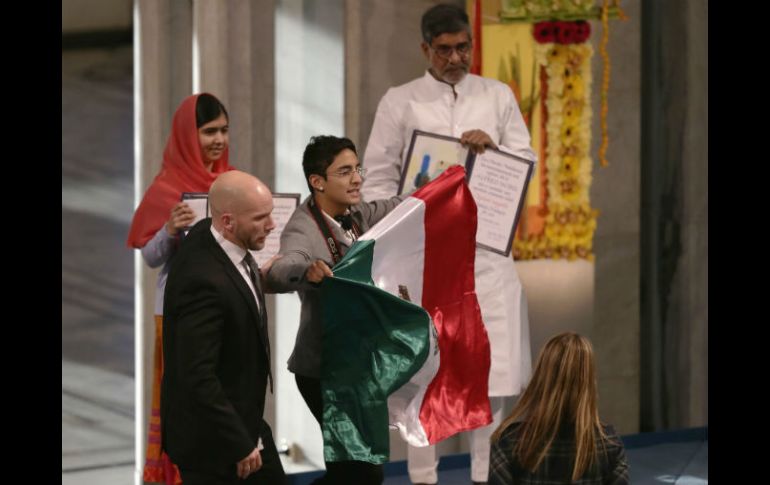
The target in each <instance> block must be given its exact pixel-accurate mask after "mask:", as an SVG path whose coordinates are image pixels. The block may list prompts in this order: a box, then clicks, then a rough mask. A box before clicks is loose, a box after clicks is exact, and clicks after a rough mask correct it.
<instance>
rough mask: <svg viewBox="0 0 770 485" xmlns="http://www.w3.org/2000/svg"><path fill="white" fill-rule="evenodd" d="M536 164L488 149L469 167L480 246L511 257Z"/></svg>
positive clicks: (469, 179) (477, 241)
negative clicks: (520, 216)
mask: <svg viewBox="0 0 770 485" xmlns="http://www.w3.org/2000/svg"><path fill="white" fill-rule="evenodd" d="M534 166H535V163H534V162H532V161H530V160H526V159H524V158H521V157H517V156H516V155H511V154H510V153H505V152H503V151H500V150H495V149H493V148H487V149H486V150H485V151H484V153H480V154H478V155H476V156H475V157H474V158H473V160H472V161H471V162H469V163H468V165H467V166H466V172H467V174H468V175H467V176H466V177H467V179H468V187H469V188H470V189H471V194H473V199H474V200H475V201H476V207H477V208H478V226H477V229H476V245H477V246H479V247H482V248H484V249H488V250H490V251H493V252H495V253H499V254H503V255H505V256H508V255H509V254H510V253H511V246H512V245H513V235H514V233H515V231H516V225H517V224H518V223H519V214H520V213H521V208H522V206H523V205H524V200H525V196H526V194H527V188H528V187H529V179H530V177H531V175H532V170H533V169H534Z"/></svg>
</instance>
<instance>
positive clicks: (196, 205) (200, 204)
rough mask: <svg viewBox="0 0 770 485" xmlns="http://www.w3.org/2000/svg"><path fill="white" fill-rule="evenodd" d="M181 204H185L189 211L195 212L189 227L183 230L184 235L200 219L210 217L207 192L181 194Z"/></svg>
mask: <svg viewBox="0 0 770 485" xmlns="http://www.w3.org/2000/svg"><path fill="white" fill-rule="evenodd" d="M182 202H187V205H189V206H190V209H192V210H193V212H195V219H194V220H193V221H192V223H191V224H190V225H189V226H187V227H185V228H184V231H185V233H187V231H189V230H190V228H191V227H192V226H194V225H195V224H197V223H198V221H200V220H201V219H205V218H207V217H211V209H210V208H209V194H208V193H207V192H182Z"/></svg>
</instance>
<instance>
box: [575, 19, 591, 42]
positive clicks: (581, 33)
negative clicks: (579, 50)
mask: <svg viewBox="0 0 770 485" xmlns="http://www.w3.org/2000/svg"><path fill="white" fill-rule="evenodd" d="M589 37H591V24H589V23H588V22H586V21H585V20H578V21H577V22H575V42H577V43H582V42H585V41H587V40H588V38H589Z"/></svg>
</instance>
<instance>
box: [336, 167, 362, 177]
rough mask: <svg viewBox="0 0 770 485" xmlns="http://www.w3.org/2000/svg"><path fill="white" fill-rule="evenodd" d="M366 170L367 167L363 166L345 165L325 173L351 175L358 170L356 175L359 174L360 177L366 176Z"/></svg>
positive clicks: (337, 175) (340, 175) (341, 175)
mask: <svg viewBox="0 0 770 485" xmlns="http://www.w3.org/2000/svg"><path fill="white" fill-rule="evenodd" d="M366 171H367V169H365V168H364V167H356V168H350V167H346V168H343V169H342V170H338V171H336V172H332V173H327V175H334V176H335V177H350V176H351V175H353V172H358V175H360V176H361V178H364V177H366Z"/></svg>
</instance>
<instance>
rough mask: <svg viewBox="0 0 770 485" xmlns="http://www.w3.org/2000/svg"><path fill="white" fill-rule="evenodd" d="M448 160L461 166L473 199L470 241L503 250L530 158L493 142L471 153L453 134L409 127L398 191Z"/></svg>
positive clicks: (445, 165) (426, 178)
mask: <svg viewBox="0 0 770 485" xmlns="http://www.w3.org/2000/svg"><path fill="white" fill-rule="evenodd" d="M452 165H462V166H463V167H465V172H466V180H467V181H468V187H469V188H470V190H471V194H473V199H474V200H475V201H476V206H477V208H478V227H477V230H476V245H477V246H478V247H481V248H484V249H487V250H489V251H493V252H495V253H499V254H503V255H505V256H508V255H509V254H510V253H511V246H512V245H513V235H514V233H515V231H516V225H517V224H518V222H519V214H520V212H521V209H522V206H523V204H524V200H525V196H526V194H527V188H528V187H529V179H530V177H531V175H532V170H533V168H534V166H535V163H534V162H532V161H530V160H526V159H524V158H521V157H518V156H516V155H511V154H509V153H506V152H503V151H501V150H496V149H493V148H487V149H486V150H485V151H484V153H482V154H479V155H475V154H473V153H471V151H470V150H469V149H468V148H466V147H464V146H462V144H460V139H459V138H453V137H451V136H444V135H438V134H435V133H428V132H425V131H419V130H414V133H413V134H412V141H411V143H410V144H409V150H408V151H407V153H406V159H405V160H404V168H403V170H402V172H401V183H400V184H399V190H398V193H399V194H403V193H405V192H406V193H408V192H411V191H413V190H415V189H417V188H419V187H422V186H423V185H425V184H426V183H428V182H430V181H431V180H433V179H435V178H436V177H437V176H439V175H440V174H441V172H443V171H444V170H446V169H447V168H449V167H451V166H452Z"/></svg>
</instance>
